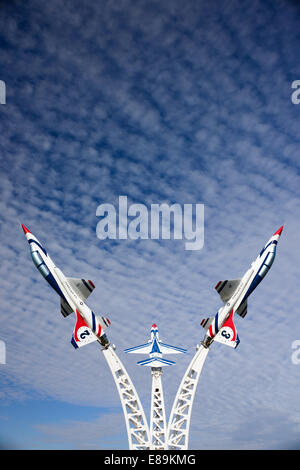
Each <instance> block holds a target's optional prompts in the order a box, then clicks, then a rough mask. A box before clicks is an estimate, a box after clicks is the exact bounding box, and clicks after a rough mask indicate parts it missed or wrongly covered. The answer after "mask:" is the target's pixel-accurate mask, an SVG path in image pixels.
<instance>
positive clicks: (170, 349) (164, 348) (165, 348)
mask: <svg viewBox="0 0 300 470" xmlns="http://www.w3.org/2000/svg"><path fill="white" fill-rule="evenodd" d="M158 343H159V349H160V352H161V353H162V354H179V353H186V349H183V348H178V347H177V346H171V345H170V344H166V343H162V342H161V341H159V342H158Z"/></svg>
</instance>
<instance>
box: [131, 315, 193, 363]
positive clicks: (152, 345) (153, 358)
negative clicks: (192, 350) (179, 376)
mask: <svg viewBox="0 0 300 470" xmlns="http://www.w3.org/2000/svg"><path fill="white" fill-rule="evenodd" d="M125 352H126V353H135V354H149V356H150V358H149V359H145V360H143V361H139V362H138V364H139V365H140V366H148V367H163V366H173V365H174V364H175V362H174V361H168V360H167V359H163V357H162V355H163V354H179V353H185V352H186V349H182V348H178V347H177V346H171V345H170V344H166V343H162V341H160V339H159V335H158V328H157V326H156V324H155V323H153V325H152V328H151V339H150V340H149V341H148V343H146V344H141V345H140V346H135V347H133V348H128V349H125Z"/></svg>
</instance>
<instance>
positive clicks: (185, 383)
mask: <svg viewBox="0 0 300 470" xmlns="http://www.w3.org/2000/svg"><path fill="white" fill-rule="evenodd" d="M207 354H208V348H205V347H203V346H200V347H199V349H198V350H197V351H196V354H195V355H194V357H193V359H192V361H191V363H190V365H189V366H188V368H187V370H186V373H185V374H184V376H183V379H182V381H181V384H180V386H179V388H178V391H177V395H176V397H175V400H174V403H173V407H172V411H171V414H170V418H169V425H168V432H167V444H168V448H169V449H176V450H187V448H188V440H189V429H190V421H191V413H192V407H193V402H194V397H195V393H196V388H197V385H198V381H199V377H200V374H201V371H202V368H203V365H204V362H205V359H206V357H207Z"/></svg>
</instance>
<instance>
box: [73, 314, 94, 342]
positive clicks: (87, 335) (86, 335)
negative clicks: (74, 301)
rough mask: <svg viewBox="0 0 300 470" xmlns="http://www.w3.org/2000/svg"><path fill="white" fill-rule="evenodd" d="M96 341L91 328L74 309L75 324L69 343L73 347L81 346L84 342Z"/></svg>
mask: <svg viewBox="0 0 300 470" xmlns="http://www.w3.org/2000/svg"><path fill="white" fill-rule="evenodd" d="M94 341H97V338H96V336H95V335H94V334H93V332H92V330H91V329H90V328H89V327H88V326H87V324H86V323H85V321H84V319H83V318H82V316H81V315H79V313H78V312H77V310H76V324H75V328H74V332H73V336H72V339H71V344H72V345H73V346H74V348H75V349H77V348H81V347H82V346H85V345H86V344H89V343H93V342H94Z"/></svg>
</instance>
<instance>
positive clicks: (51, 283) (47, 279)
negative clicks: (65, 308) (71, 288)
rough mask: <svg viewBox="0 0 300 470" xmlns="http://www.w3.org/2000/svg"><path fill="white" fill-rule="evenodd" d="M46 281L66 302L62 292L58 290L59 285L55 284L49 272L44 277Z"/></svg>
mask: <svg viewBox="0 0 300 470" xmlns="http://www.w3.org/2000/svg"><path fill="white" fill-rule="evenodd" d="M45 279H46V281H47V282H48V283H49V284H50V286H51V287H53V289H54V290H55V291H56V292H57V293H58V295H59V296H60V297H61V298H62V299H64V300H65V301H66V302H67V303H68V301H67V299H66V298H65V296H64V294H63V293H62V291H61V290H60V287H59V285H58V284H57V282H56V280H55V278H54V276H53V274H51V272H50V273H49V274H48V276H46V277H45Z"/></svg>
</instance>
